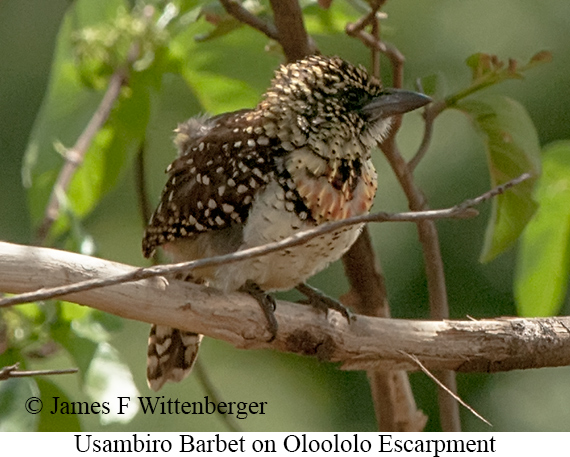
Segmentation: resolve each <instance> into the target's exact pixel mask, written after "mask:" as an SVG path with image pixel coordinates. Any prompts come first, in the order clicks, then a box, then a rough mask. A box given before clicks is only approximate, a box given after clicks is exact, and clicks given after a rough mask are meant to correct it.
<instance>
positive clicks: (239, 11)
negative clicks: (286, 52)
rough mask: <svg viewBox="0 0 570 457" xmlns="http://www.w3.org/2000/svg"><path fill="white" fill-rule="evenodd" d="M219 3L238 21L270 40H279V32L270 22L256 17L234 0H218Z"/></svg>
mask: <svg viewBox="0 0 570 457" xmlns="http://www.w3.org/2000/svg"><path fill="white" fill-rule="evenodd" d="M220 3H221V4H222V6H223V7H224V9H225V10H226V11H227V12H228V14H229V15H231V16H233V17H235V18H236V19H237V20H238V21H240V22H243V23H244V24H247V25H249V26H250V27H253V28H254V29H256V30H259V31H260V32H261V33H263V34H264V35H266V36H267V37H268V38H271V39H272V40H275V41H279V33H278V32H277V28H276V27H275V25H274V24H271V23H270V22H265V21H263V20H262V19H260V18H258V17H257V16H255V15H254V14H251V13H250V12H249V11H248V10H246V9H245V8H244V7H243V6H241V5H240V4H239V2H237V1H236V0H220Z"/></svg>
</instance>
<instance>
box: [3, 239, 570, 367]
mask: <svg viewBox="0 0 570 457" xmlns="http://www.w3.org/2000/svg"><path fill="white" fill-rule="evenodd" d="M133 270H136V269H135V268H134V267H131V266H128V265H123V264H119V263H115V262H110V261H106V260H102V259H97V258H95V257H89V256H84V255H80V254H75V253H70V252H65V251H58V250H54V249H48V248H39V247H29V246H22V245H16V244H9V243H0V290H2V291H5V292H9V293H21V292H25V291H30V290H35V289H37V288H40V287H53V286H55V285H57V284H62V283H73V282H78V281H84V280H93V279H98V280H103V279H105V278H108V277H110V276H116V275H120V274H126V273H128V272H131V271H133ZM64 298H65V299H66V300H70V301H73V302H75V303H79V304H81V305H85V306H90V307H93V308H97V309H99V310H101V311H105V312H109V313H112V314H115V315H118V316H121V317H125V318H128V319H134V320H138V321H143V322H149V323H151V322H152V323H157V324H159V325H168V326H171V327H176V328H180V329H183V330H188V331H192V332H197V333H202V334H205V335H208V336H210V337H212V338H217V339H221V340H224V341H227V342H229V343H230V344H232V345H234V346H235V347H238V348H242V349H263V348H272V349H276V350H279V351H286V352H293V353H297V354H303V355H314V356H317V357H319V358H320V359H322V360H326V361H331V362H342V363H343V368H345V369H357V370H362V369H364V370H368V369H373V368H381V369H386V370H416V369H417V368H418V366H417V364H416V363H415V362H414V361H412V360H410V358H409V356H408V355H406V354H411V355H414V356H415V357H417V359H418V360H419V361H420V362H421V363H422V364H423V365H424V366H425V367H426V368H427V369H429V370H442V369H446V370H455V371H463V372H472V371H478V372H496V371H506V370H513V369H523V368H538V367H546V366H562V365H569V364H570V331H569V329H570V318H569V317H560V318H537V319H521V318H499V319H485V320H480V321H473V320H468V321H419V320H417V321H415V320H401V319H383V318H373V317H366V316H361V315H358V316H356V318H355V319H354V320H353V321H352V322H351V323H350V324H349V323H348V322H347V321H346V319H344V318H343V317H342V316H341V315H340V314H339V313H337V312H334V311H331V312H329V313H328V315H327V316H325V315H324V314H323V313H322V312H320V311H317V310H315V309H313V308H311V307H309V306H306V305H299V304H295V303H289V302H284V301H279V302H278V304H277V310H276V318H277V320H278V322H279V332H278V333H277V337H276V339H275V341H273V342H272V343H268V342H267V339H268V337H269V333H268V331H267V329H266V321H265V318H264V316H263V312H262V311H261V309H260V308H259V305H258V304H257V302H256V301H255V299H253V298H252V297H250V296H249V295H247V294H241V293H230V294H223V293H221V292H220V291H218V290H215V289H211V288H208V287H204V286H199V285H196V284H191V283H188V282H185V281H179V280H168V281H167V280H165V279H164V278H153V279H145V280H142V281H137V282H131V283H125V284H120V285H115V286H112V287H106V288H99V289H93V290H87V291H83V292H80V293H74V294H70V295H68V296H65V297H64Z"/></svg>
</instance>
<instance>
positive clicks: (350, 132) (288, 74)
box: [258, 55, 431, 157]
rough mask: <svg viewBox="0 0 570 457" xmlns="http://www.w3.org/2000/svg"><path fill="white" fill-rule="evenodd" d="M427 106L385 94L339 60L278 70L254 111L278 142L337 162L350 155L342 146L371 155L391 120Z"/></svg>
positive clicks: (421, 99) (408, 96)
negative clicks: (271, 128)
mask: <svg viewBox="0 0 570 457" xmlns="http://www.w3.org/2000/svg"><path fill="white" fill-rule="evenodd" d="M430 101H431V99H430V98H429V97H427V96H425V95H423V94H420V93H416V92H411V91H404V90H397V89H383V88H382V85H381V84H380V81H378V79H376V78H375V77H373V76H371V75H369V74H368V72H367V71H366V70H365V69H364V68H363V67H362V66H359V67H356V66H354V65H351V64H350V63H348V62H346V61H344V60H343V59H341V58H340V57H325V56H317V55H315V56H309V57H307V58H305V59H303V60H299V61H297V62H295V63H291V64H287V65H282V66H281V67H280V68H279V69H278V70H277V72H276V74H275V78H274V79H273V81H272V83H271V87H270V88H269V89H268V90H267V92H266V94H265V96H264V99H263V101H262V102H261V103H260V105H259V106H258V108H260V109H261V110H262V111H263V112H264V116H265V117H266V119H267V121H268V122H269V123H271V124H272V125H273V126H274V128H275V134H276V135H277V136H279V137H281V136H283V139H285V138H287V139H292V141H291V140H290V141H291V142H292V143H293V145H294V146H295V147H301V146H303V145H304V144H306V143H307V142H308V143H311V144H312V145H313V146H316V149H317V150H323V151H322V152H323V154H324V155H328V152H325V150H326V151H332V154H335V155H337V157H338V156H339V155H338V154H342V153H341V151H340V149H348V150H351V149H352V148H351V147H349V148H346V145H350V146H352V145H353V144H354V145H357V146H359V145H358V144H357V143H360V144H361V145H362V146H364V149H365V150H369V149H370V148H371V147H372V146H374V145H375V144H376V142H377V141H381V140H382V138H384V136H385V135H386V133H387V132H388V130H389V126H390V123H391V119H392V117H393V116H395V115H398V114H403V113H406V112H408V111H412V110H414V109H416V108H419V107H421V106H424V105H426V104H427V103H429V102H430ZM331 148H332V149H331ZM358 149H360V148H358Z"/></svg>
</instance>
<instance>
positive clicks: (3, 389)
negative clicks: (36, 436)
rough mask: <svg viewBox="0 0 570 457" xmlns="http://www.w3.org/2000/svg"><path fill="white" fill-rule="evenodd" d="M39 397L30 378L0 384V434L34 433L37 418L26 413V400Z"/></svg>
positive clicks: (8, 380) (14, 379) (9, 380)
mask: <svg viewBox="0 0 570 457" xmlns="http://www.w3.org/2000/svg"><path fill="white" fill-rule="evenodd" d="M39 396H40V392H39V391H38V388H37V386H36V383H35V382H34V380H33V379H31V378H12V379H7V380H6V381H2V382H0V432H30V431H34V430H35V429H36V426H37V423H38V419H39V417H38V415H37V414H30V413H28V412H27V411H26V400H28V399H29V398H31V397H39ZM36 406H37V404H36Z"/></svg>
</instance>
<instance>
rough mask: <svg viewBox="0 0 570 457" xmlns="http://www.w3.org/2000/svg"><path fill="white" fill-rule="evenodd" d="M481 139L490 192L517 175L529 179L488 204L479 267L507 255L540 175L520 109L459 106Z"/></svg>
mask: <svg viewBox="0 0 570 457" xmlns="http://www.w3.org/2000/svg"><path fill="white" fill-rule="evenodd" d="M456 106H457V108H458V109H460V110H462V111H464V112H465V113H466V114H467V115H468V116H469V117H470V118H471V119H472V120H473V122H474V123H475V125H476V126H477V128H478V130H479V131H480V132H481V133H482V135H483V138H484V143H485V149H486V152H487V162H488V166H489V173H490V176H491V184H492V186H493V187H495V186H497V185H500V184H503V183H505V182H507V181H509V180H511V179H513V178H516V177H518V176H520V175H521V174H522V173H525V172H529V173H530V174H531V175H532V177H531V179H528V180H527V181H525V182H523V183H521V184H519V185H518V186H516V187H514V188H511V189H509V190H508V191H507V192H505V193H504V194H502V195H499V196H498V197H496V198H495V199H493V209H492V215H491V219H490V221H489V224H488V225H487V233H486V235H485V242H484V247H483V251H482V253H481V261H483V262H488V261H490V260H492V259H494V258H495V257H497V256H498V255H499V254H501V253H502V252H504V251H505V250H507V249H509V248H510V247H511V246H512V245H513V244H514V243H515V241H516V240H517V238H518V237H519V235H520V234H521V232H522V230H523V229H524V227H525V226H526V224H527V223H528V221H529V220H530V218H531V217H532V215H533V214H534V212H535V211H536V203H535V202H534V200H533V199H532V190H533V186H534V184H535V182H536V179H537V177H538V175H539V173H540V147H539V143H538V136H537V134H536V129H535V127H534V124H533V123H532V121H531V119H530V116H529V115H528V113H527V111H526V110H525V108H524V107H523V106H522V105H521V104H519V103H518V102H516V101H514V100H511V99H509V98H507V97H503V96H492V97H485V98H481V99H478V100H468V101H462V102H460V103H458V104H457V105H456Z"/></svg>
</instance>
